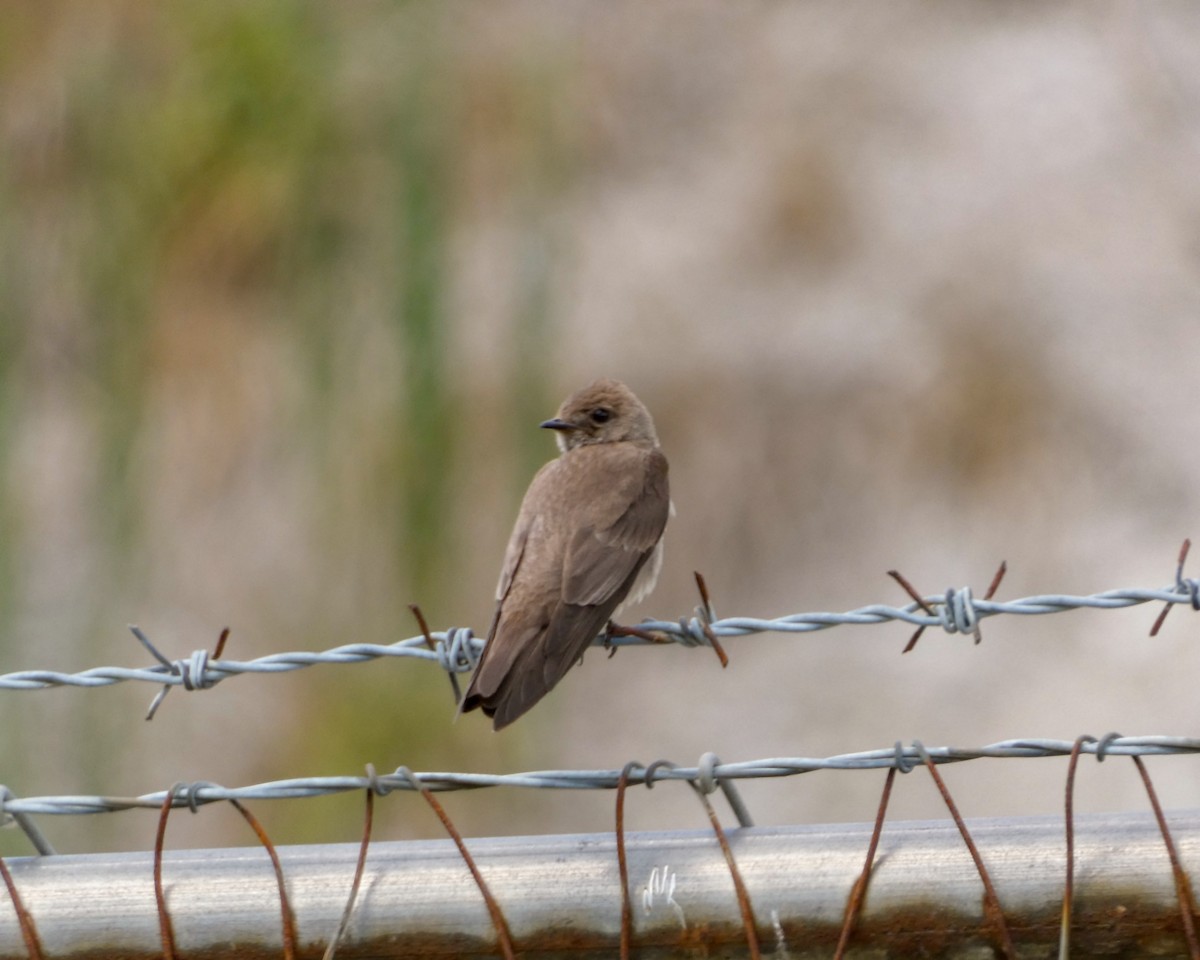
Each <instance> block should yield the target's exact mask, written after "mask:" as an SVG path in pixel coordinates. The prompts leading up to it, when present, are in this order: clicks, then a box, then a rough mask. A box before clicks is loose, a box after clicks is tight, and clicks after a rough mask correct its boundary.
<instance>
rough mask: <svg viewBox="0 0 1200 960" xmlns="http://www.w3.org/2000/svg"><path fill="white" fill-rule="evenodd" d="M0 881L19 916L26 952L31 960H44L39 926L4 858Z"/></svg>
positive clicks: (2, 859)
mask: <svg viewBox="0 0 1200 960" xmlns="http://www.w3.org/2000/svg"><path fill="white" fill-rule="evenodd" d="M0 880H3V882H4V887H5V889H6V890H7V891H8V898H9V900H11V901H12V905H13V910H14V911H16V914H17V925H18V926H19V927H20V928H21V941H22V942H23V943H24V944H25V952H26V953H27V954H28V955H29V960H42V958H43V957H44V956H45V953H44V952H43V950H42V941H41V937H39V936H38V932H37V924H35V923H34V922H33V915H32V914H31V913H30V912H29V910H28V909H27V908H26V906H25V901H24V900H22V899H21V894H20V893H19V892H18V891H17V885H16V883H15V882H14V881H13V878H12V874H11V873H9V870H8V864H6V863H5V862H4V858H3V857H0Z"/></svg>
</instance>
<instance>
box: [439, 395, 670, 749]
mask: <svg viewBox="0 0 1200 960" xmlns="http://www.w3.org/2000/svg"><path fill="white" fill-rule="evenodd" d="M542 426H543V427H545V428H546V429H548V430H553V431H555V433H556V434H557V436H556V437H555V439H556V440H557V441H558V447H559V449H560V450H561V451H562V455H561V456H560V457H558V459H556V460H551V461H550V462H549V463H547V464H546V465H545V466H544V467H542V469H541V470H539V471H538V473H537V475H536V476H535V477H534V478H533V482H532V483H530V485H529V490H528V491H526V493H525V499H524V500H523V501H522V503H521V511H520V513H519V514H518V515H517V523H516V526H515V527H514V529H513V532H512V537H511V538H510V539H509V541H508V550H507V552H506V553H505V555H504V568H503V569H502V570H501V572H500V584H499V586H498V587H497V588H496V615H495V617H494V618H493V620H492V626H491V629H490V630H489V631H488V637H487V644H486V645H485V646H484V649H483V656H482V657H481V658H480V661H479V666H478V668H477V669H476V670H475V675H474V676H473V677H472V678H471V686H470V687H469V688H468V689H467V693H466V696H465V697H464V698H463V703H462V709H463V710H464V711H467V710H474V709H475V708H476V707H479V708H482V710H483V712H484V713H485V714H487V715H488V716H489V717H491V718H492V719H493V724H494V727H495V729H497V730H500V729H501V728H503V727H506V726H508V725H509V724H510V723H512V722H513V721H514V720H516V719H517V717H519V716H521V715H522V714H523V713H525V711H527V710H528V709H529V708H530V707H532V706H533V705H534V704H535V703H537V702H538V701H539V700H541V699H542V697H544V696H545V695H546V694H547V693H549V691H550V689H551V688H552V687H553V686H554V685H555V684H556V683H558V681H559V680H561V679H562V678H563V675H564V674H565V673H566V672H567V671H568V670H569V669H570V668H571V666H572V665H573V664H574V663H575V662H576V661H577V660H579V659H580V658H581V657H582V656H583V652H584V650H586V649H587V647H588V646H589V645H590V644H591V642H592V640H593V639H594V638H595V637H596V635H597V634H598V633H600V631H602V630H603V629H604V628H605V626H606V625H607V623H608V621H609V618H610V617H612V616H613V614H615V613H616V611H617V609H618V608H619V607H620V606H622V605H623V604H624V603H625V602H626V601H628V602H629V603H635V602H636V601H638V600H640V599H641V598H642V597H644V596H645V595H646V594H648V593H649V592H650V591H651V590H653V589H654V584H655V581H656V580H657V579H658V572H659V569H660V568H661V567H662V533H663V528H664V527H666V525H667V516H668V514H669V513H670V511H671V497H670V494H669V492H668V489H667V458H666V457H665V456H663V454H662V451H661V450H659V448H658V436H657V435H656V434H655V432H654V421H653V420H651V419H650V412H649V411H648V410H647V409H646V408H645V407H644V406H643V405H642V402H641V401H640V400H638V398H637V397H635V396H634V395H633V392H632V391H631V390H630V389H629V388H628V387H626V386H625V385H624V384H623V383H619V382H617V381H616V380H597V381H596V382H595V383H593V384H592V385H591V386H588V387H584V388H583V389H582V390H580V391H579V392H578V393H575V394H573V395H572V396H570V397H568V398H567V399H566V400H565V401H563V405H562V406H561V407H560V408H559V410H558V415H557V416H556V417H555V418H554V419H553V420H547V421H546V422H545V423H543V424H542Z"/></svg>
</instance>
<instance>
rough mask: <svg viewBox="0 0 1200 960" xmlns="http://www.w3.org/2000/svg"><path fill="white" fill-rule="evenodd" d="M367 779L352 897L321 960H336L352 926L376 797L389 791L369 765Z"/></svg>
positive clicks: (364, 866)
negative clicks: (340, 944) (347, 929)
mask: <svg viewBox="0 0 1200 960" xmlns="http://www.w3.org/2000/svg"><path fill="white" fill-rule="evenodd" d="M367 779H368V780H369V781H370V782H371V785H370V786H369V787H367V789H366V802H365V810H364V812H363V836H362V841H361V842H360V843H359V845H358V860H356V861H355V864H354V879H353V881H351V883H350V896H349V897H347V898H346V907H345V909H343V910H342V918H341V920H340V921H338V926H337V930H335V931H334V933H333V936H332V937H330V938H329V945H328V946H327V947H326V948H325V953H324V954H323V955H322V957H321V960H334V957H335V956H336V954H337V948H338V944H339V943H341V940H342V937H344V936H345V935H346V928H347V927H349V926H350V918H351V917H352V916H353V915H354V904H355V902H356V901H357V900H358V890H359V887H361V886H362V878H363V874H364V873H365V872H366V868H367V848H368V847H370V845H371V830H372V828H373V825H374V823H375V796H376V795H377V794H378V795H379V796H385V795H386V794H387V793H388V792H389V791H388V790H386V789H384V788H383V787H382V786H380V784H379V778H378V777H377V776H376V774H375V766H374V765H373V764H370V763H368V764H367Z"/></svg>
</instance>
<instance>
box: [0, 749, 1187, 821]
mask: <svg viewBox="0 0 1200 960" xmlns="http://www.w3.org/2000/svg"><path fill="white" fill-rule="evenodd" d="M1075 748H1076V741H1072V740H1050V739H1039V738H1032V739H1020V740H1002V741H1000V742H998V743H993V744H989V745H988V746H984V747H974V748H969V747H968V748H964V747H925V746H923V745H921V744H920V743H919V742H914V743H912V744H910V745H907V746H906V745H904V744H902V743H900V742H897V743H896V744H894V745H893V746H891V747H884V748H880V749H877V750H866V751H861V752H858V753H844V754H838V755H836V756H829V757H768V758H764V759H758V760H744V761H740V762H734V763H722V762H721V761H720V759H719V758H717V756H716V755H715V754H712V753H706V754H704V756H702V757H701V758H700V760H699V762H698V763H696V764H695V765H693V766H677V765H675V764H673V763H670V762H669V761H665V760H659V761H656V762H654V763H650V764H646V765H642V764H638V763H634V764H630V765H629V766H628V767H627V768H625V770H533V771H527V772H523V773H453V772H428V773H413V772H412V771H409V770H408V768H407V767H400V768H398V769H397V770H396V771H395V772H394V773H391V774H379V775H377V774H374V773H369V774H367V775H364V776H330V777H297V778H293V779H288V780H273V781H270V782H267V783H259V784H253V785H250V786H243V787H225V786H222V785H220V784H217V783H211V782H209V781H203V780H202V781H197V782H195V783H191V784H177V785H176V786H174V787H172V788H171V790H170V791H166V790H159V791H157V792H155V793H147V794H143V795H142V796H138V797H108V796H46V797H17V796H15V795H14V794H12V792H11V791H9V790H7V788H5V787H2V786H0V814H2V815H3V816H4V817H5V818H7V817H11V816H19V815H20V816H29V815H34V814H51V815H78V814H92V813H115V812H118V811H122V810H132V809H139V808H140V809H154V810H158V809H160V808H162V806H163V804H164V803H165V802H166V800H167V797H168V794H170V795H171V796H172V797H173V799H172V805H173V806H175V807H189V808H191V809H193V810H195V809H196V808H198V807H200V806H203V805H205V804H209V803H217V802H220V801H228V800H238V801H249V800H294V799H300V798H308V797H323V796H332V795H335V794H340V793H346V792H350V791H355V790H371V791H373V792H374V793H376V794H379V795H383V794H387V793H391V792H393V791H396V790H409V791H416V790H419V789H420V788H421V787H425V788H427V789H428V790H430V791H432V792H435V793H437V792H449V791H457V790H479V789H485V788H495V787H516V788H522V789H538V790H614V789H616V788H617V786H618V784H619V783H620V782H621V779H622V777H623V776H624V777H625V781H626V783H628V784H629V785H631V786H632V785H638V784H640V785H644V786H647V787H653V786H654V784H656V783H659V782H661V781H664V780H684V781H693V782H696V783H698V784H700V785H702V786H704V787H705V788H706V789H707V787H708V786H712V785H713V784H715V783H718V782H720V781H731V780H758V779H768V778H778V777H793V776H799V775H801V774H805V773H813V772H815V771H817V770H883V769H888V768H891V767H895V768H896V769H898V770H900V771H902V772H904V773H907V772H908V771H910V770H912V769H913V768H914V767H916V766H921V765H923V764H924V762H925V761H924V759H923V756H922V755H923V754H924V755H927V756H928V757H929V758H930V760H931V761H932V762H933V764H934V765H935V766H936V765H941V764H946V763H963V762H966V761H969V760H982V759H1024V760H1028V759H1033V758H1046V757H1069V756H1070V755H1071V752H1072V750H1073V749H1075ZM1079 750H1080V752H1082V753H1085V754H1091V755H1094V756H1095V757H1096V758H1097V759H1098V760H1104V759H1105V757H1112V756H1125V757H1150V756H1168V755H1186V754H1195V753H1200V740H1197V739H1192V738H1188V737H1170V736H1142V737H1122V736H1119V735H1116V734H1109V735H1108V736H1105V737H1101V738H1100V739H1098V740H1089V741H1087V742H1084V743H1082V745H1081V746H1080V747H1079ZM710 792H711V791H710Z"/></svg>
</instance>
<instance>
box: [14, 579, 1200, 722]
mask: <svg viewBox="0 0 1200 960" xmlns="http://www.w3.org/2000/svg"><path fill="white" fill-rule="evenodd" d="M1181 566H1182V565H1181ZM898 579H901V581H902V582H904V581H903V579H902V578H898ZM906 586H907V584H906ZM914 595H915V594H914ZM1144 603H1163V604H1166V607H1165V608H1164V613H1165V611H1166V610H1169V609H1171V607H1172V606H1174V605H1176V604H1189V605H1191V606H1192V607H1193V608H1194V609H1200V581H1197V580H1195V579H1187V580H1185V579H1183V578H1182V577H1181V576H1180V577H1178V578H1177V580H1176V583H1175V584H1174V585H1172V586H1168V587H1163V588H1160V589H1157V590H1152V589H1144V588H1129V589H1118V590H1106V591H1104V592H1102V593H1095V594H1091V595H1089V596H1075V595H1071V594H1057V593H1055V594H1041V595H1037V596H1031V597H1025V598H1022V599H1019V600H1008V601H997V600H991V599H976V598H975V597H974V596H973V594H972V591H971V588H970V587H969V586H968V587H962V588H959V589H954V588H951V589H949V590H947V591H946V592H945V593H942V594H932V595H929V596H927V597H923V598H922V600H921V602H920V603H918V602H916V601H915V600H914V602H912V603H909V604H908V605H906V606H903V607H897V606H891V605H888V604H882V603H876V604H870V605H868V606H865V607H859V608H857V609H855V610H848V611H846V612H844V613H821V612H815V613H796V614H791V615H788V616H783V617H777V618H774V619H763V618H759V617H729V618H726V619H723V620H721V619H716V618H715V617H714V616H713V615H712V613H711V607H708V606H707V605H705V606H702V607H697V608H696V611H695V615H694V616H692V617H683V618H680V619H679V620H653V619H651V620H644V621H642V622H641V623H640V624H638V626H637V627H636V633H634V634H621V633H618V634H610V635H606V634H601V635H599V636H597V637H596V639H595V640H594V641H593V645H594V646H612V647H620V646H646V645H653V644H661V643H678V644H681V645H683V646H689V647H696V646H710V647H717V648H718V650H719V644H718V643H717V642H716V641H717V638H730V637H744V636H749V635H753V634H763V633H813V632H816V631H818V630H828V629H830V628H833V627H838V626H871V625H879V624H886V623H892V622H901V623H905V624H908V625H911V626H915V627H917V628H918V630H923V629H925V628H927V627H941V628H942V629H944V630H945V631H947V632H948V633H951V634H956V633H964V634H973V635H975V636H976V639H978V631H979V624H980V622H981V621H982V620H985V619H987V618H988V617H995V616H1000V615H1019V616H1042V615H1047V614H1055V613H1064V612H1067V611H1072V610H1080V609H1093V610H1119V609H1123V608H1126V607H1133V606H1138V605H1140V604H1144ZM1160 622H1161V617H1160ZM131 629H133V631H134V633H135V635H136V636H137V637H138V639H139V640H141V641H142V643H143V644H145V646H146V647H147V649H149V650H150V652H151V653H152V654H153V655H154V656H155V658H156V659H158V661H159V663H158V664H157V665H156V666H152V667H141V668H131V667H115V666H113V667H93V668H91V669H88V670H83V671H79V672H75V673H67V672H61V671H56V670H22V671H18V672H15V673H8V674H3V675H0V690H43V689H47V688H51V687H60V686H67V687H106V686H111V685H113V684H117V683H123V682H126V681H141V682H146V683H153V684H160V685H162V686H163V687H164V692H165V691H166V690H169V689H170V688H172V687H176V686H181V687H183V688H185V689H187V690H200V689H208V688H211V687H213V686H215V685H216V684H217V683H219V682H220V681H222V680H225V679H227V678H229V677H232V676H240V675H244V674H274V673H288V672H291V671H293V670H301V669H304V668H306V667H313V666H317V665H322V664H350V663H365V662H369V661H372V660H377V659H383V658H388V657H411V658H415V659H418V660H424V661H428V662H432V663H436V664H437V665H439V666H440V667H441V668H442V669H443V670H445V671H446V672H447V673H449V674H451V676H453V675H454V674H456V673H464V672H467V671H469V670H471V669H473V667H474V665H475V664H476V663H477V662H478V659H479V655H480V652H481V651H482V649H483V644H484V641H483V639H482V638H480V637H477V636H475V634H474V633H473V631H472V630H471V629H470V628H469V627H465V628H463V627H452V628H450V629H447V630H443V631H438V632H433V633H430V634H428V635H422V636H416V637H409V638H408V639H405V640H399V641H397V642H395V643H391V644H375V643H351V644H343V645H341V646H337V647H333V648H332V649H329V650H324V651H292V652H288V653H273V654H267V655H266V656H262V657H258V658H256V659H254V660H229V659H219V658H217V657H212V656H210V655H209V653H208V651H206V650H197V651H195V652H194V653H192V654H191V655H190V656H188V657H186V658H182V659H178V660H170V659H168V658H167V657H166V656H164V655H163V654H161V653H160V652H159V651H158V650H157V649H155V647H154V646H153V644H151V642H150V641H149V639H148V638H146V636H145V634H144V633H142V631H140V630H139V629H138V628H136V627H133V628H131ZM161 696H162V695H161V694H160V695H159V697H158V698H156V701H155V703H154V705H153V707H152V710H151V712H153V709H154V708H155V707H157V705H158V702H159V701H160V700H161Z"/></svg>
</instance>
